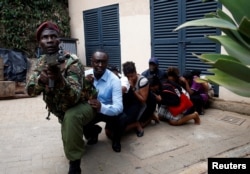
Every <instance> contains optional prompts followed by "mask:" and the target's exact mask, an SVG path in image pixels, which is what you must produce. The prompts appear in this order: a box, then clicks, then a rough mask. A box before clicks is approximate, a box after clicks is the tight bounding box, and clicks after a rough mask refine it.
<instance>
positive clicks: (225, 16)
mask: <svg viewBox="0 0 250 174" xmlns="http://www.w3.org/2000/svg"><path fill="white" fill-rule="evenodd" d="M217 15H218V17H219V18H221V19H224V20H226V21H228V22H230V23H232V24H234V25H235V22H234V20H233V19H232V18H231V17H230V16H228V15H227V14H226V13H225V12H224V11H222V10H221V9H217Z"/></svg>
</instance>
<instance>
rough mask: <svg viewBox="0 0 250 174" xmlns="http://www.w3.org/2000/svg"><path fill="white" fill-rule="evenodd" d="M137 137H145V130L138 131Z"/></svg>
mask: <svg viewBox="0 0 250 174" xmlns="http://www.w3.org/2000/svg"><path fill="white" fill-rule="evenodd" d="M136 135H137V137H142V136H143V135H144V130H141V131H138V130H137V131H136Z"/></svg>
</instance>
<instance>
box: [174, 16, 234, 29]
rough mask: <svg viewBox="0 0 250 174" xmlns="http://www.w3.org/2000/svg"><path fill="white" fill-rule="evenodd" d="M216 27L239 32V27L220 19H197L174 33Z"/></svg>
mask: <svg viewBox="0 0 250 174" xmlns="http://www.w3.org/2000/svg"><path fill="white" fill-rule="evenodd" d="M191 26H193V27H202V26H204V27H216V28H222V29H223V28H225V29H230V30H237V27H236V26H235V25H233V24H232V23H230V22H228V21H226V20H224V19H219V18H204V19H197V20H193V21H188V22H185V23H184V24H181V25H180V26H178V27H177V28H176V29H174V31H176V30H179V29H181V28H184V27H191Z"/></svg>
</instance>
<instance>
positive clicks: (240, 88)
mask: <svg viewBox="0 0 250 174" xmlns="http://www.w3.org/2000/svg"><path fill="white" fill-rule="evenodd" d="M209 71H211V72H213V73H214V74H215V75H209V76H206V79H208V80H209V81H210V82H211V83H215V84H218V85H220V86H223V87H225V88H227V89H228V90H230V91H232V92H233V93H235V94H237V95H240V96H243V97H250V90H249V89H250V83H247V82H245V81H242V80H240V79H238V78H235V77H232V76H230V75H229V74H227V73H224V72H222V71H220V70H218V69H209Z"/></svg>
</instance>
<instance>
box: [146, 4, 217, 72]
mask: <svg viewBox="0 0 250 174" xmlns="http://www.w3.org/2000/svg"><path fill="white" fill-rule="evenodd" d="M218 7H219V5H218V4H217V2H215V1H211V2H206V3H203V2H202V1H201V0H185V1H184V0H182V1H180V0H151V41H152V47H151V48H152V56H156V57H158V58H159V62H160V68H161V69H164V70H166V69H167V68H168V67H169V66H176V67H178V68H179V70H180V72H181V73H183V72H184V71H185V70H192V69H200V70H202V73H203V74H206V73H207V68H209V66H208V65H207V64H204V63H203V62H201V61H200V60H199V59H198V58H197V57H194V56H192V53H196V54H200V53H205V52H220V46H219V45H216V44H215V43H212V42H211V41H209V40H208V39H206V38H205V37H204V36H205V35H211V34H213V35H214V34H216V33H217V34H218V30H216V29H212V28H211V29H208V28H195V27H190V28H185V29H181V30H179V31H177V32H174V31H173V29H175V28H176V27H177V26H179V25H180V24H182V23H184V22H185V21H190V20H194V19H199V18H203V17H204V14H206V13H209V12H212V11H216V9H217V8H218Z"/></svg>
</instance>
